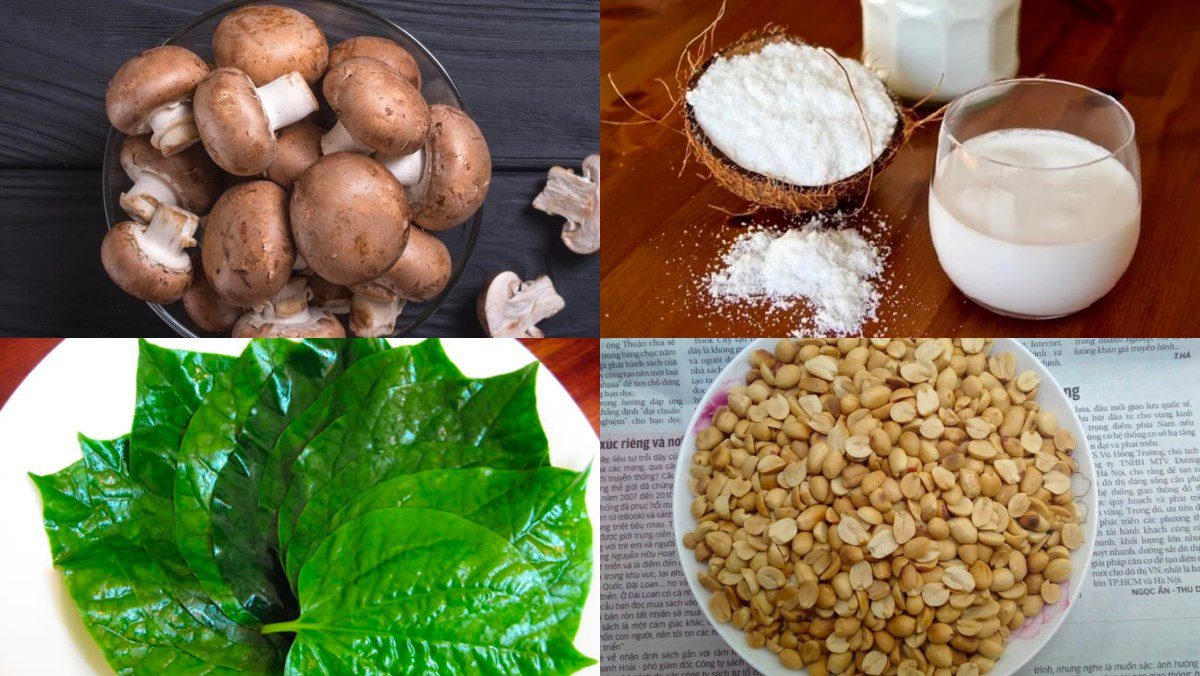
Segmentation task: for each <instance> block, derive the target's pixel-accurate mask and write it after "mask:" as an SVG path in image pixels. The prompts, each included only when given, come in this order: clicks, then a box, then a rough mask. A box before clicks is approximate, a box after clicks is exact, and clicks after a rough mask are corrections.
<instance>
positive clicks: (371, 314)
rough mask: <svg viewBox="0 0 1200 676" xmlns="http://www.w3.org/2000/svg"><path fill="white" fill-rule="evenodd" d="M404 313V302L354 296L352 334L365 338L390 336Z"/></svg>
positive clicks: (351, 316)
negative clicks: (398, 318)
mask: <svg viewBox="0 0 1200 676" xmlns="http://www.w3.org/2000/svg"><path fill="white" fill-rule="evenodd" d="M403 311H404V301H403V300H400V299H395V300H375V299H374V298H368V297H366V296H363V295H359V294H354V298H353V299H351V301H350V333H351V334H353V335H356V336H361V337H363V338H380V337H383V336H390V335H391V334H392V332H394V331H395V330H396V318H397V317H399V316H400V313H401V312H403Z"/></svg>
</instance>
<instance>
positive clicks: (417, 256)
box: [350, 227, 451, 302]
mask: <svg viewBox="0 0 1200 676" xmlns="http://www.w3.org/2000/svg"><path fill="white" fill-rule="evenodd" d="M450 267H451V265H450V251H449V250H447V249H446V245H445V244H442V242H441V240H439V239H438V238H437V237H434V236H433V235H431V234H429V233H428V232H425V231H424V230H422V229H421V228H415V227H414V228H409V231H408V246H406V247H404V253H403V254H401V255H400V260H398V261H396V264H395V265H393V266H392V267H391V269H389V270H388V271H387V272H385V273H383V274H382V275H380V276H379V277H377V278H375V279H372V280H371V281H369V282H362V283H359V284H352V285H351V286H350V289H351V290H352V291H354V293H356V294H360V295H363V296H366V297H368V298H373V299H375V300H385V301H386V300H395V299H397V298H399V299H402V300H411V301H416V302H423V301H427V300H430V299H431V298H433V297H434V296H437V295H438V294H439V293H441V292H442V289H444V288H446V282H448V281H450Z"/></svg>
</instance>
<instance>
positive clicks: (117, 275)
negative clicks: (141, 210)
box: [100, 204, 200, 303]
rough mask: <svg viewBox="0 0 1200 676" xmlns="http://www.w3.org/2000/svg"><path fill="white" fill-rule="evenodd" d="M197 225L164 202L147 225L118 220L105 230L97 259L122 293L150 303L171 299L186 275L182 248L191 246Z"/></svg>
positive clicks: (189, 272) (188, 271)
mask: <svg viewBox="0 0 1200 676" xmlns="http://www.w3.org/2000/svg"><path fill="white" fill-rule="evenodd" d="M199 225H200V220H199V219H198V218H196V215H195V214H192V213H189V212H187V211H184V210H183V209H180V208H178V207H173V206H171V205H169V204H165V205H163V206H162V207H161V208H160V209H158V210H157V211H155V212H154V217H153V218H151V219H150V223H149V224H142V223H137V222H134V221H123V222H121V223H118V224H117V225H116V226H114V227H113V228H112V229H111V230H109V231H108V233H107V234H106V235H105V236H104V241H103V242H102V243H101V245H100V262H101V263H102V264H103V265H104V270H105V271H106V272H107V273H108V276H109V277H111V278H112V280H113V282H115V283H116V285H117V286H119V287H121V289H122V290H123V291H125V293H128V294H129V295H131V296H133V297H135V298H140V299H142V300H144V301H148V302H150V303H173V302H175V301H177V300H179V299H180V298H181V297H183V294H184V292H185V291H187V288H188V283H189V282H190V281H191V279H192V260H191V258H189V257H188V255H187V253H186V252H185V251H184V249H186V248H188V247H191V246H195V245H196V240H195V239H193V238H192V235H194V234H195V233H196V228H197V227H198V226H199Z"/></svg>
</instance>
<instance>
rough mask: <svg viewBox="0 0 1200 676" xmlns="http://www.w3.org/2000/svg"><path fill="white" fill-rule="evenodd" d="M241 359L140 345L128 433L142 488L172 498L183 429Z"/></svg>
mask: <svg viewBox="0 0 1200 676" xmlns="http://www.w3.org/2000/svg"><path fill="white" fill-rule="evenodd" d="M236 362H237V357H230V356H228V355H223V354H207V353H203V352H185V351H182V350H168V349H166V348H163V347H158V346H157V345H153V344H151V343H149V342H146V341H145V340H139V341H138V365H137V403H136V406H135V408H134V411H133V430H132V432H131V433H130V442H131V446H130V449H129V459H130V466H131V469H132V471H133V476H134V478H136V479H137V480H138V481H139V482H140V483H141V484H142V485H144V486H147V487H154V488H162V491H160V493H161V494H163V495H167V496H169V495H170V494H171V489H172V488H173V487H174V482H175V456H176V454H177V453H178V451H179V444H180V442H181V441H183V433H184V430H186V429H187V426H188V423H189V422H191V420H192V416H193V415H195V413H196V409H197V408H200V403H201V402H203V401H204V398H205V397H206V396H208V393H209V392H210V391H211V390H212V386H213V381H214V380H215V378H216V377H217V376H220V375H221V374H223V373H226V372H227V371H229V369H230V368H232V367H233V365H234V363H236Z"/></svg>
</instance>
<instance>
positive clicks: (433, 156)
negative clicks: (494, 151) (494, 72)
mask: <svg viewBox="0 0 1200 676" xmlns="http://www.w3.org/2000/svg"><path fill="white" fill-rule="evenodd" d="M425 161H426V163H427V167H428V169H427V171H428V172H429V184H428V187H427V188H426V189H425V194H424V196H423V197H422V198H421V204H420V206H419V208H418V209H417V212H416V214H414V215H413V222H414V223H416V224H417V225H420V226H421V227H423V228H428V229H430V230H447V229H449V228H453V227H455V226H457V225H459V224H460V223H462V222H463V221H465V220H467V218H468V217H469V216H470V215H471V214H473V213H475V212H476V211H477V210H478V209H479V207H481V206H482V205H483V200H484V199H485V198H486V197H487V192H488V187H489V186H490V185H491V181H492V156H491V154H490V153H489V152H488V146H487V141H485V140H484V138H483V133H482V132H481V131H479V127H478V126H477V125H476V124H475V121H474V120H472V119H471V118H470V116H468V115H467V114H466V113H464V112H462V111H461V110H458V109H457V108H451V107H450V106H446V105H443V104H440V103H438V104H434V105H433V106H430V108H429V150H428V155H427V156H426V158H425Z"/></svg>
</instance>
